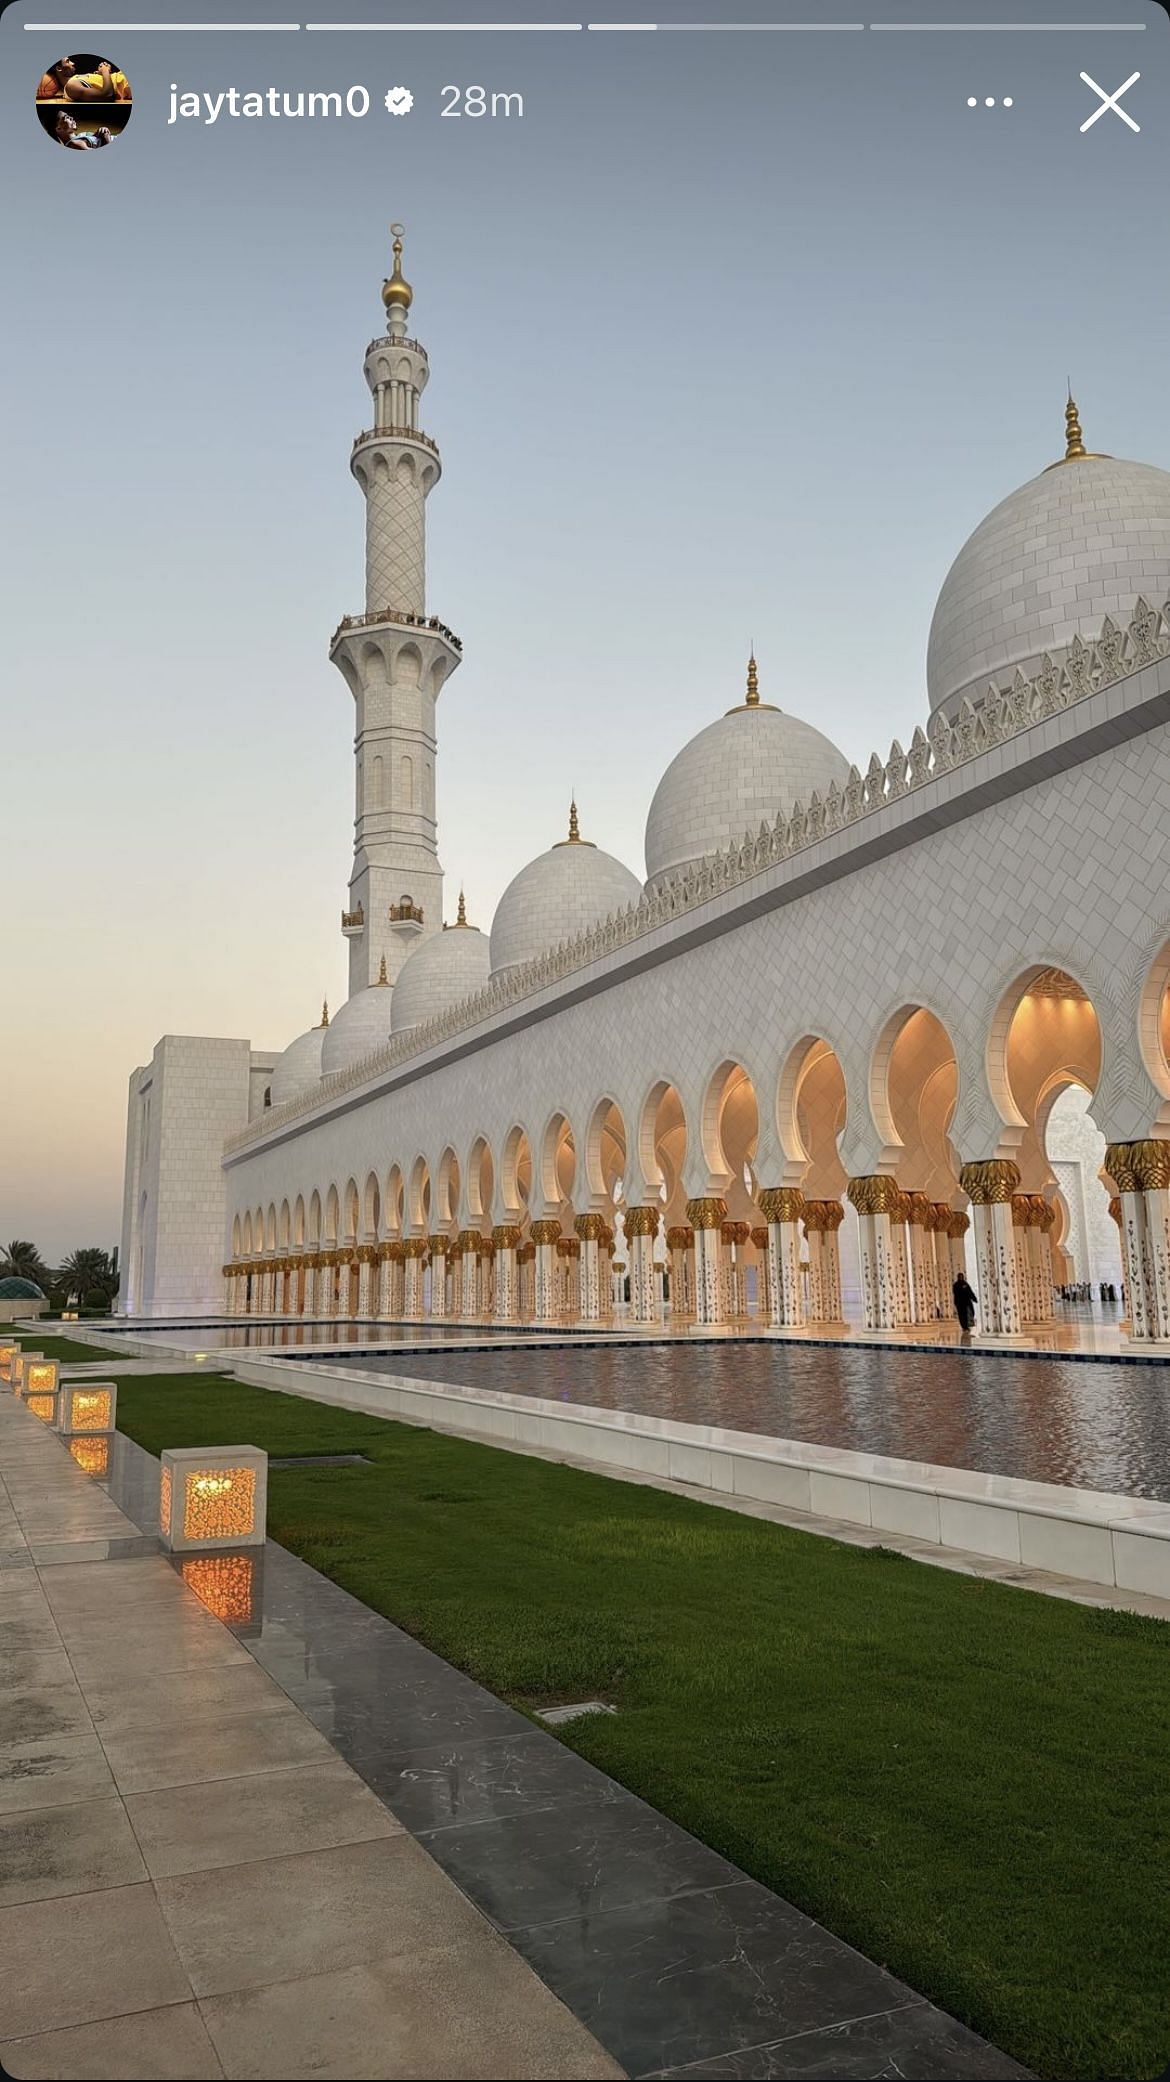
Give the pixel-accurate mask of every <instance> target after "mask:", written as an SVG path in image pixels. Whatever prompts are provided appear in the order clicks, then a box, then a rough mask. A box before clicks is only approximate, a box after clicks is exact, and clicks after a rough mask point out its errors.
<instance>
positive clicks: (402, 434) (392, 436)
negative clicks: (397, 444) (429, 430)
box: [350, 426, 439, 461]
mask: <svg viewBox="0 0 1170 2082" xmlns="http://www.w3.org/2000/svg"><path fill="white" fill-rule="evenodd" d="M372 441H411V442H413V443H414V444H415V446H416V447H417V448H425V449H426V451H427V453H428V455H433V456H434V457H435V459H436V461H437V460H438V455H439V444H438V442H437V441H432V440H431V437H430V435H429V434H424V433H422V432H421V431H420V429H419V428H418V427H405V426H404V427H394V426H390V427H367V428H366V430H365V432H364V433H363V434H359V435H358V437H357V440H356V441H355V442H354V444H353V447H352V448H351V450H350V459H351V461H352V459H353V457H354V456H355V455H356V454H357V452H358V450H359V448H366V447H368V446H369V444H370V443H371V442H372Z"/></svg>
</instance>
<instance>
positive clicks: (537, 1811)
mask: <svg viewBox="0 0 1170 2082" xmlns="http://www.w3.org/2000/svg"><path fill="white" fill-rule="evenodd" d="M440 1835H441V1838H442V1841H441V1843H440V1841H439V1836H440ZM430 1842H431V1845H432V1848H433V1849H434V1850H435V1852H436V1854H437V1855H439V1856H440V1857H441V1861H442V1866H443V1870H444V1872H447V1873H450V1875H451V1877H452V1878H453V1879H454V1880H456V1881H457V1882H458V1884H459V1885H460V1886H461V1887H462V1888H463V1889H464V1891H465V1892H466V1893H467V1894H469V1895H470V1896H471V1899H472V1900H473V1901H475V1902H477V1903H478V1904H479V1906H480V1908H482V1909H483V1910H484V1913H485V1914H486V1915H488V1916H490V1917H491V1919H492V1921H493V1923H495V1924H497V1925H498V1926H499V1928H500V1929H501V1930H505V1931H508V1930H514V1929H517V1928H522V1927H523V1926H524V1925H526V1924H529V1923H550V1922H553V1921H556V1920H558V1919H559V1918H561V1917H562V1916H571V1917H581V1916H586V1915H588V1916H592V1915H600V1914H603V1913H604V1912H605V1911H606V1910H608V1909H616V1908H622V1907H624V1906H626V1905H627V1904H636V1903H639V1902H644V1901H658V1900H662V1899H666V1898H669V1897H670V1896H672V1895H676V1894H684V1893H695V1892H699V1891H705V1892H708V1893H709V1891H710V1890H711V1889H712V1888H715V1887H726V1886H730V1885H732V1884H734V1882H735V1881H737V1880H739V1879H741V1878H742V1874H741V1873H740V1872H739V1871H738V1869H737V1867H735V1866H734V1865H730V1864H729V1863H728V1861H727V1859H726V1858H723V1857H721V1856H720V1855H719V1853H718V1852H717V1851H712V1850H708V1848H707V1846H706V1845H705V1844H701V1843H699V1842H698V1841H697V1839H696V1838H695V1837H693V1836H688V1835H687V1833H686V1831H685V1830H683V1829H679V1828H678V1827H676V1825H675V1824H674V1823H673V1822H669V1821H667V1820H666V1818H665V1816H663V1815H660V1814H658V1813H656V1811H655V1810H654V1808H652V1807H647V1806H646V1805H645V1803H644V1802H643V1801H641V1800H638V1799H636V1798H635V1797H634V1795H633V1794H632V1793H627V1792H626V1791H625V1790H624V1789H623V1788H621V1787H614V1788H612V1790H611V1791H610V1792H609V1793H607V1794H601V1795H599V1794H595V1793H591V1794H587V1795H585V1796H583V1797H580V1798H577V1799H574V1800H570V1801H566V1802H564V1803H562V1804H561V1805H559V1806H558V1805H549V1806H546V1807H538V1808H531V1809H528V1810H525V1811H521V1812H519V1813H516V1814H512V1815H508V1816H505V1817H504V1818H502V1819H500V1820H497V1821H483V1822H474V1823H467V1824H463V1825H460V1826H458V1827H448V1828H445V1829H443V1830H442V1831H440V1832H437V1833H436V1835H435V1837H434V1838H432V1839H430Z"/></svg>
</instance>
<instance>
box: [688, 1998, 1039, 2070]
mask: <svg viewBox="0 0 1170 2082" xmlns="http://www.w3.org/2000/svg"><path fill="white" fill-rule="evenodd" d="M1029 2072H1030V2071H1029V2069H1027V2068H1022V2067H1020V2066H1019V2065H1018V2064H1017V2062H1015V2061H1014V2060H1009V2059H1008V2057H1007V2055H1006V2053H999V2052H997V2051H996V2049H995V2047H994V2046H989V2045H988V2044H987V2041H986V2040H985V2039H979V2038H976V2036H975V2034H974V2032H970V2031H968V2030H967V2028H966V2026H965V2025H963V2024H959V2023H957V2022H956V2021H955V2019H954V2018H953V2017H947V2016H945V2015H944V2013H943V2012H942V2011H941V2010H936V2009H934V2008H933V2006H932V2005H931V2004H930V2003H926V2002H917V2001H916V2002H912V2003H908V2004H905V2005H903V2006H902V2007H901V2008H900V2009H896V2010H886V2011H884V2012H883V2013H882V2014H881V2015H880V2016H877V2017H858V2018H854V2019H852V2020H851V2021H850V2022H849V2023H848V2024H833V2025H830V2026H829V2027H828V2029H827V2030H825V2031H809V2032H801V2033H799V2034H798V2036H797V2037H796V2038H792V2039H781V2040H779V2041H778V2042H777V2043H775V2044H773V2045H768V2046H750V2047H748V2048H747V2049H746V2050H744V2051H742V2052H737V2053H725V2054H723V2055H722V2056H719V2057H717V2058H715V2059H714V2060H704V2061H701V2062H700V2063H699V2064H698V2066H695V2067H683V2068H662V2069H659V2070H658V2075H659V2078H668V2077H669V2078H677V2082H683V2078H684V2077H686V2078H687V2082H700V2077H701V2078H702V2082H881V2078H883V2077H897V2078H898V2082H1015V2078H1024V2077H1027V2075H1028V2074H1029Z"/></svg>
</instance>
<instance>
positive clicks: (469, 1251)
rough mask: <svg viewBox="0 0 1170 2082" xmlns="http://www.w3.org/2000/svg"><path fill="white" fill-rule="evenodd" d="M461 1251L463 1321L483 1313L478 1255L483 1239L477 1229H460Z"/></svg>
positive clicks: (481, 1271) (461, 1311) (480, 1266)
mask: <svg viewBox="0 0 1170 2082" xmlns="http://www.w3.org/2000/svg"><path fill="white" fill-rule="evenodd" d="M459 1242H460V1244H461V1246H462V1249H463V1294H462V1307H461V1309H460V1314H461V1315H462V1317H463V1318H464V1320H465V1321H468V1320H473V1319H475V1318H476V1317H478V1316H480V1315H482V1313H483V1264H482V1260H481V1258H480V1255H479V1251H480V1245H481V1244H482V1242H483V1238H482V1236H481V1235H480V1233H479V1230H478V1229H461V1230H460V1231H459Z"/></svg>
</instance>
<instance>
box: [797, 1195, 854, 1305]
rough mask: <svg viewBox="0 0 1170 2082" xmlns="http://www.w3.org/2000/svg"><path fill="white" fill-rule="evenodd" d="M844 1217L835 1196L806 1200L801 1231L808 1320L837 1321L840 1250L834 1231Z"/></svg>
mask: <svg viewBox="0 0 1170 2082" xmlns="http://www.w3.org/2000/svg"><path fill="white" fill-rule="evenodd" d="M844 1220H845V1209H844V1208H843V1207H842V1205H841V1202H840V1201H839V1200H806V1201H805V1203H804V1216H803V1221H804V1233H805V1236H806V1237H807V1239H808V1316H809V1321H810V1322H811V1323H840V1322H841V1321H842V1320H843V1318H842V1308H841V1252H840V1247H839V1245H838V1242H837V1231H838V1230H839V1229H840V1227H841V1224H842V1222H843V1221H844Z"/></svg>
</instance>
